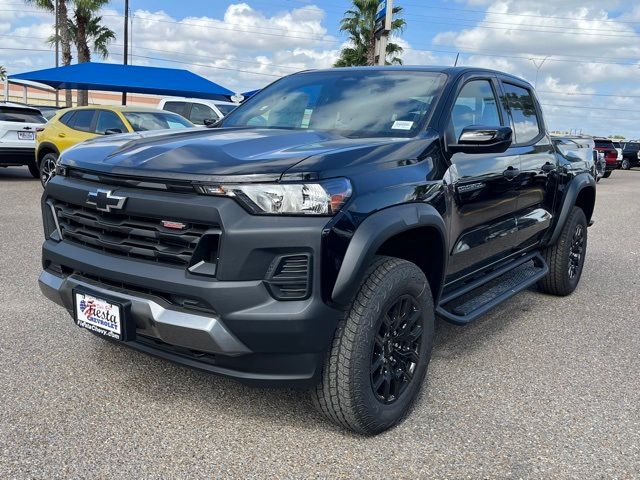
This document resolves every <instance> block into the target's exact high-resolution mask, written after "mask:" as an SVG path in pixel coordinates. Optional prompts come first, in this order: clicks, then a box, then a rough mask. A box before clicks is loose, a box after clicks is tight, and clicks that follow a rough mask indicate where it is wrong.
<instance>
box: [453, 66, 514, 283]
mask: <svg viewBox="0 0 640 480" xmlns="http://www.w3.org/2000/svg"><path fill="white" fill-rule="evenodd" d="M497 92H498V83H497V80H496V79H495V78H493V77H489V78H471V79H467V80H466V81H465V83H464V84H463V85H462V87H461V88H460V89H459V91H458V93H457V95H456V96H455V100H454V101H453V102H452V105H451V107H450V117H449V120H448V124H447V127H446V135H445V137H446V140H445V141H447V142H448V143H457V140H458V139H459V138H460V134H461V133H462V130H463V129H464V128H465V127H467V126H470V125H480V126H485V127H497V126H509V121H508V119H507V115H506V112H505V110H504V109H503V108H502V106H501V105H500V104H499V103H498V101H497V98H498V96H497ZM450 163H451V167H450V168H449V172H448V174H447V177H448V180H449V183H450V188H452V189H453V195H452V196H453V199H454V200H453V205H452V218H451V227H450V232H449V238H450V239H451V242H452V243H451V244H450V245H449V255H450V257H449V262H448V268H447V270H448V272H447V281H453V280H456V279H458V278H460V277H462V276H464V275H465V274H467V273H471V272H472V271H474V270H476V269H478V268H481V267H483V266H486V265H488V264H490V263H492V262H495V261H497V260H499V259H500V258H503V257H504V256H505V255H508V254H509V253H511V251H512V250H511V247H512V246H513V244H514V242H515V234H516V232H517V229H516V222H515V215H514V214H515V209H516V202H517V198H518V189H517V185H516V183H515V182H514V179H515V178H516V177H517V173H518V170H519V168H520V159H519V157H518V154H517V153H516V152H514V151H513V150H512V149H508V150H507V151H506V152H504V153H499V154H496V153H490V154H467V153H454V154H452V155H451V158H450Z"/></svg>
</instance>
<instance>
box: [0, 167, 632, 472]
mask: <svg viewBox="0 0 640 480" xmlns="http://www.w3.org/2000/svg"><path fill="white" fill-rule="evenodd" d="M41 193H42V188H41V187H40V184H39V182H38V181H37V180H33V179H32V178H31V177H30V176H29V174H28V172H27V171H26V169H19V168H14V169H0V252H1V254H0V272H1V277H0V478H80V477H84V478H108V477H110V478H205V477H206V478H274V477H280V478H292V477H295V478H306V477H320V478H329V477H331V478H346V477H359V478H433V477H439V478H440V477H449V478H456V479H461V478H472V479H476V478H483V477H485V478H496V477H500V478H504V477H516V478H527V477H528V478H551V477H553V478H612V477H616V478H632V477H635V478H637V477H638V476H640V375H639V372H640V170H632V171H624V172H623V171H616V172H614V173H613V175H612V177H611V178H610V179H606V180H603V181H602V182H600V183H599V184H598V191H597V202H596V211H595V214H594V218H595V221H596V223H595V225H594V226H593V227H592V228H591V229H589V244H588V255H587V261H586V265H585V270H584V273H583V277H582V281H581V284H580V286H579V287H578V290H577V291H576V292H575V293H574V294H573V295H571V296H570V297H567V298H555V297H550V296H546V295H543V294H540V293H538V292H536V291H535V290H529V291H527V292H525V293H523V294H521V295H518V296H516V297H515V298H514V299H512V300H511V301H509V302H507V303H506V304H505V305H503V306H501V307H498V308H497V309H495V310H494V311H492V312H491V313H490V314H489V315H487V316H486V317H484V318H483V319H481V320H479V321H477V322H476V323H474V324H472V325H470V326H467V327H455V326H452V325H449V324H446V323H444V322H440V323H439V325H438V330H437V337H436V341H435V347H434V352H433V359H432V362H431V365H430V368H429V373H428V376H427V381H426V385H425V388H424V393H423V395H422V397H421V398H420V400H419V401H418V403H417V405H416V407H415V409H414V411H413V412H412V413H411V414H410V415H409V417H408V418H407V419H406V420H405V421H404V422H403V423H402V424H401V425H400V426H398V427H397V428H394V429H393V430H391V431H389V432H386V433H384V434H382V435H379V436H377V437H373V438H365V437H359V436H356V435H353V434H350V433H347V432H345V431H343V430H341V429H340V428H338V427H335V426H333V425H331V424H329V423H327V422H326V421H325V420H324V419H323V418H321V417H320V416H319V415H318V414H317V413H316V412H315V411H314V410H313V407H312V405H311V404H310V402H309V400H308V399H307V396H306V394H305V393H304V392H296V391H278V390H263V389H253V388H249V387H245V386H242V385H239V384H237V383H234V382H232V381H229V380H226V379H223V378H219V377H215V376H211V375H208V374H204V373H200V372H197V371H193V370H189V369H187V368H184V367H180V366H176V365H173V364H171V363H168V362H166V361H162V360H158V359H155V358H153V357H150V356H147V355H145V354H142V353H139V352H135V351H132V350H129V349H128V348H126V347H124V346H120V345H116V344H112V343H108V342H106V341H104V340H101V339H99V338H96V337H95V336H93V335H91V334H90V333H88V332H86V331H83V330H80V329H79V328H78V327H76V326H75V325H74V324H73V323H72V321H71V318H70V317H69V316H68V314H67V313H66V311H64V310H63V309H62V308H60V307H58V306H56V305H53V304H52V303H51V302H49V301H47V300H46V299H45V298H44V297H42V296H41V294H40V291H39V289H38V285H37V278H38V275H39V273H40V244H41V242H42V233H41V230H42V228H41V220H40V207H39V200H40V195H41Z"/></svg>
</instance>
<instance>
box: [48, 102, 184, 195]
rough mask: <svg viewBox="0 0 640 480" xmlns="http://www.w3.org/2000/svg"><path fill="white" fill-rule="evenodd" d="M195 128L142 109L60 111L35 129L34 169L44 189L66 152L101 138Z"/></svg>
mask: <svg viewBox="0 0 640 480" xmlns="http://www.w3.org/2000/svg"><path fill="white" fill-rule="evenodd" d="M190 127H195V125H194V124H193V123H191V122H190V121H189V120H187V119H186V118H184V117H181V116H180V115H178V114H175V113H171V112H167V111H164V110H157V109H154V108H144V107H133V106H130V107H120V106H106V105H105V106H97V105H96V106H91V107H76V108H68V109H65V110H60V111H59V112H58V113H56V115H55V116H54V117H53V118H52V119H51V120H49V122H47V123H46V124H45V125H44V126H43V127H40V128H38V129H36V165H37V167H38V170H39V172H40V181H41V182H42V185H46V183H47V182H48V181H49V179H50V178H51V177H52V176H53V175H54V174H55V168H56V162H57V160H58V157H59V156H60V154H61V153H62V152H64V151H65V150H66V149H67V148H69V147H72V146H74V145H76V144H78V143H80V142H83V141H85V140H89V139H90V138H95V137H98V136H100V135H111V134H118V133H132V132H142V131H146V130H162V129H174V128H190Z"/></svg>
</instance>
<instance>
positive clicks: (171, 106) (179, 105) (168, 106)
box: [162, 102, 191, 118]
mask: <svg viewBox="0 0 640 480" xmlns="http://www.w3.org/2000/svg"><path fill="white" fill-rule="evenodd" d="M190 108H191V104H190V103H187V102H166V103H165V104H164V107H162V109H163V110H167V111H169V112H173V113H177V114H178V115H182V116H183V117H185V118H188V117H189V109H190Z"/></svg>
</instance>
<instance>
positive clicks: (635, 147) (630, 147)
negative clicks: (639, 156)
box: [624, 142, 640, 152]
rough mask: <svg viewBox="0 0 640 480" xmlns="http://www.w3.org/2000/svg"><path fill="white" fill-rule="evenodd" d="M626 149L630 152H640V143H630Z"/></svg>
mask: <svg viewBox="0 0 640 480" xmlns="http://www.w3.org/2000/svg"><path fill="white" fill-rule="evenodd" d="M624 149H625V150H627V151H629V152H637V151H638V150H640V143H635V142H633V143H631V142H629V143H627V144H626V145H625V146H624Z"/></svg>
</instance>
